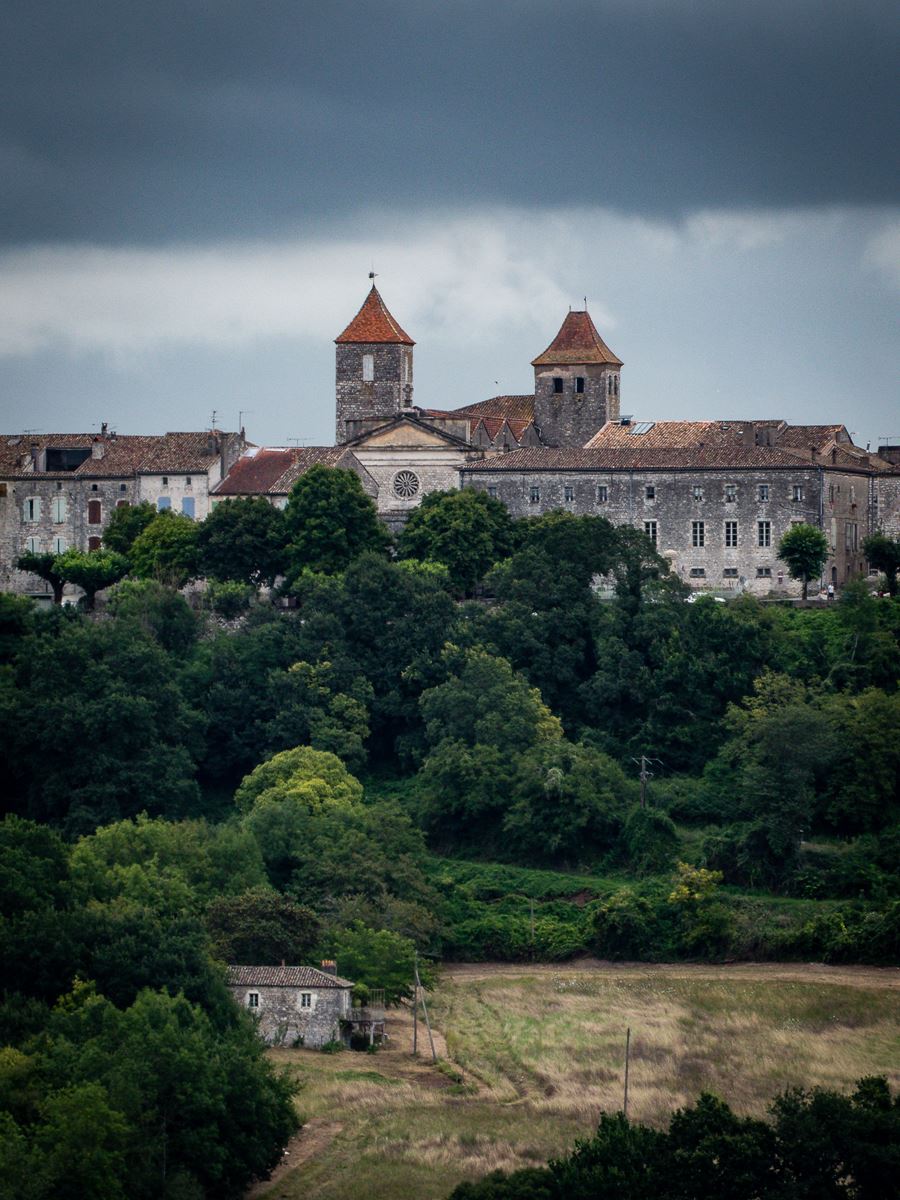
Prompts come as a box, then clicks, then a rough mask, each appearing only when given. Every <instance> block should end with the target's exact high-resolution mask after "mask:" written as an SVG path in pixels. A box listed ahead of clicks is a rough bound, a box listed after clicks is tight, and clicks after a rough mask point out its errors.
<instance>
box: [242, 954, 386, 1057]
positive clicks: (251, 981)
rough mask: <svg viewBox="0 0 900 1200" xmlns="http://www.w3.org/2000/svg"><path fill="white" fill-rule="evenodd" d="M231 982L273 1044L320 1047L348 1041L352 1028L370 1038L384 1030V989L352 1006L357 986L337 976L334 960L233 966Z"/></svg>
mask: <svg viewBox="0 0 900 1200" xmlns="http://www.w3.org/2000/svg"><path fill="white" fill-rule="evenodd" d="M228 987H229V990H230V991H231V994H232V996H233V997H234V999H235V1000H236V1002H237V1003H238V1004H239V1005H241V1007H242V1008H246V1009H247V1010H248V1012H250V1013H251V1014H252V1015H253V1016H254V1017H255V1018H256V1020H257V1023H258V1028H259V1034H260V1037H262V1038H263V1040H264V1041H266V1042H268V1043H269V1044H270V1045H274V1046H293V1045H298V1044H299V1045H303V1046H307V1047H311V1048H312V1049H319V1048H321V1047H322V1046H324V1045H326V1044H327V1043H329V1042H342V1043H343V1044H344V1045H346V1046H349V1045H350V1036H351V1033H357V1034H359V1033H362V1034H363V1035H364V1036H365V1037H367V1038H368V1039H369V1041H370V1042H372V1041H373V1040H375V1037H376V1035H377V1037H378V1038H379V1039H380V1038H381V1037H383V1035H384V1003H383V993H378V995H377V996H376V995H373V996H372V1002H371V1003H370V1004H369V1005H368V1006H366V1007H362V1008H360V1007H354V1006H353V1004H352V1002H351V993H352V991H353V987H354V985H353V983H352V982H351V981H350V980H349V979H342V978H341V977H340V976H339V975H338V973H337V964H336V963H335V962H333V961H331V960H327V961H325V962H323V963H322V969H321V970H319V969H318V968H317V967H292V966H285V965H284V963H282V964H281V966H280V967H253V966H229V968H228ZM376 1001H380V1003H376Z"/></svg>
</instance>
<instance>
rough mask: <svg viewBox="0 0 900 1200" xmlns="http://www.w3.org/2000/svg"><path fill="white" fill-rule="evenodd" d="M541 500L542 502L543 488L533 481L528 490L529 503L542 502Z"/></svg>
mask: <svg viewBox="0 0 900 1200" xmlns="http://www.w3.org/2000/svg"><path fill="white" fill-rule="evenodd" d="M540 502H541V489H540V488H539V487H538V486H537V484H535V483H533V484H532V485H531V488H530V489H529V492H528V503H529V504H540Z"/></svg>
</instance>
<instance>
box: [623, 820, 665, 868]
mask: <svg viewBox="0 0 900 1200" xmlns="http://www.w3.org/2000/svg"><path fill="white" fill-rule="evenodd" d="M620 852H621V855H622V857H623V858H624V859H625V861H626V862H627V863H628V865H629V867H631V869H632V870H633V871H634V872H635V873H636V874H638V875H655V874H657V873H659V872H660V871H668V870H669V869H670V868H671V867H672V865H673V863H674V862H675V856H676V854H677V853H678V834H677V832H676V830H675V825H674V822H673V821H672V819H671V817H668V816H667V815H666V814H665V813H664V812H660V811H659V809H657V808H640V807H639V806H635V807H634V808H632V810H631V812H630V813H629V814H628V816H627V817H626V819H625V823H624V825H623V826H622V836H621V842H620Z"/></svg>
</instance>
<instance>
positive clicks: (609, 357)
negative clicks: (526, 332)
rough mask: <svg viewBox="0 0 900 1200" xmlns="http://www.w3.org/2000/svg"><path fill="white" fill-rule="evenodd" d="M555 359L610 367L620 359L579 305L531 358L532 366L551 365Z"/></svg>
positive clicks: (556, 360) (563, 361)
mask: <svg viewBox="0 0 900 1200" xmlns="http://www.w3.org/2000/svg"><path fill="white" fill-rule="evenodd" d="M557 363H559V364H560V365H562V364H565V363H571V364H578V363H607V364H608V365H609V366H611V367H621V365H622V360H621V358H617V357H616V356H615V354H613V352H612V350H610V348H609V346H607V344H606V342H604V340H603V338H602V337H601V336H600V334H599V333H598V332H597V327H596V325H595V324H594V322H593V321H592V320H591V316H590V313H589V312H588V311H587V309H582V310H580V311H578V312H571V311H570V312H568V313H567V314H566V319H565V320H564V321H563V323H562V325H561V326H560V329H559V333H558V334H557V335H556V337H555V338H554V339H553V341H552V342H551V343H550V345H549V346H548V347H547V349H546V350H545V351H544V353H543V354H539V355H538V356H537V358H534V359H532V360H531V365H532V366H533V367H552V366H555V365H556V364H557Z"/></svg>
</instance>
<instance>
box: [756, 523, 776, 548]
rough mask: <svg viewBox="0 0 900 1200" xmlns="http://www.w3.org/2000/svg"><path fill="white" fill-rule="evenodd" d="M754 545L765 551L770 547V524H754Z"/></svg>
mask: <svg viewBox="0 0 900 1200" xmlns="http://www.w3.org/2000/svg"><path fill="white" fill-rule="evenodd" d="M756 545H757V546H758V547H759V549H761V550H767V549H768V548H769V547H770V546H771V545H772V522H771V521H757V522H756Z"/></svg>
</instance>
